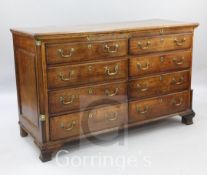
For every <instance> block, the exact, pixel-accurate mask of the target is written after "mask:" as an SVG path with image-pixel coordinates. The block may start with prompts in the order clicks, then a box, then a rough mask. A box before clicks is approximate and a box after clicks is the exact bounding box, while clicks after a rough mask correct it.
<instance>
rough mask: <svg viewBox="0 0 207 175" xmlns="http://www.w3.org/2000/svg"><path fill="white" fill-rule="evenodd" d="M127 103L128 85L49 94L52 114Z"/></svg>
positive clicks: (68, 90) (117, 84) (78, 89)
mask: <svg viewBox="0 0 207 175" xmlns="http://www.w3.org/2000/svg"><path fill="white" fill-rule="evenodd" d="M126 101H127V83H126V82H122V83H111V84H109V83H108V84H102V85H96V86H87V87H82V88H72V89H64V90H58V91H50V92H49V112H50V113H51V114H54V113H59V112H67V111H73V110H79V109H87V108H91V107H93V106H96V105H101V104H104V103H123V102H126Z"/></svg>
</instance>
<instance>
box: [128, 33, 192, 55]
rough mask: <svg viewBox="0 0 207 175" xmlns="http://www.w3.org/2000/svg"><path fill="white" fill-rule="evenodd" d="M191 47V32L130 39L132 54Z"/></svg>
mask: <svg viewBox="0 0 207 175" xmlns="http://www.w3.org/2000/svg"><path fill="white" fill-rule="evenodd" d="M191 47H192V34H181V35H165V36H155V37H144V38H131V39H130V53H131V54H132V55H136V54H145V53H153V52H162V51H171V50H178V49H188V48H191Z"/></svg>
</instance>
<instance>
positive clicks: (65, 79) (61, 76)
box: [58, 70, 75, 81]
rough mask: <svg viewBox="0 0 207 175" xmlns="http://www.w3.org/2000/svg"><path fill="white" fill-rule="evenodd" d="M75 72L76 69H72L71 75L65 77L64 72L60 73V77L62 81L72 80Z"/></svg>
mask: <svg viewBox="0 0 207 175" xmlns="http://www.w3.org/2000/svg"><path fill="white" fill-rule="evenodd" d="M74 74H75V71H73V70H72V71H70V72H69V76H68V77H65V75H63V74H62V73H59V75H58V77H59V78H60V80H62V81H70V80H71V78H72V76H73V75H74Z"/></svg>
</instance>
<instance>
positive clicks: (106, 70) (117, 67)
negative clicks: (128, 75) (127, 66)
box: [105, 64, 119, 76]
mask: <svg viewBox="0 0 207 175" xmlns="http://www.w3.org/2000/svg"><path fill="white" fill-rule="evenodd" d="M118 72H119V65H118V64H117V65H116V66H115V67H114V72H110V69H109V68H108V67H105V73H106V74H107V75H109V76H114V75H117V74H118Z"/></svg>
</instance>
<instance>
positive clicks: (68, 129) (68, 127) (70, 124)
mask: <svg viewBox="0 0 207 175" xmlns="http://www.w3.org/2000/svg"><path fill="white" fill-rule="evenodd" d="M75 125H76V121H72V122H71V123H69V124H68V125H67V126H65V124H64V123H61V124H60V128H62V129H64V130H65V131H71V130H73V128H74V126H75Z"/></svg>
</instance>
